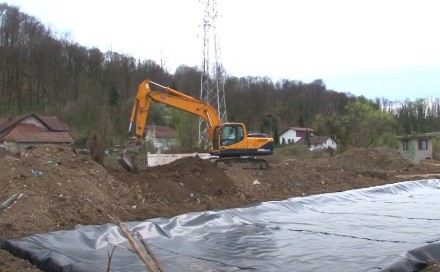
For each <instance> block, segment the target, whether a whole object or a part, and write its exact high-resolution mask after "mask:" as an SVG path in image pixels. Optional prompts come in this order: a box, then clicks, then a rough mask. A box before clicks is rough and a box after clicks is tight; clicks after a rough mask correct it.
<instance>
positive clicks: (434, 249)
mask: <svg viewBox="0 0 440 272" xmlns="http://www.w3.org/2000/svg"><path fill="white" fill-rule="evenodd" d="M127 226H128V227H129V229H130V230H131V231H133V232H139V233H140V234H141V235H142V237H143V238H144V239H145V241H146V242H147V243H148V244H149V245H150V246H151V248H152V249H153V251H154V253H155V254H156V256H157V257H158V259H159V261H160V262H161V265H162V266H163V267H164V268H165V269H166V270H167V271H241V270H251V271H420V270H422V269H423V268H424V267H426V263H427V261H428V260H436V261H439V260H440V242H439V241H440V180H437V179H431V180H420V181H413V182H403V183H398V184H394V185H386V186H380V187H372V188H367V189H359V190H351V191H345V192H340V193H330V194H322V195H315V196H308V197H301V198H292V199H289V200H285V201H276V202H275V201H274V202H264V203H261V204H259V205H255V206H250V207H244V208H237V209H230V210H221V211H207V212H199V213H190V214H184V215H180V216H176V217H173V218H169V219H167V218H157V219H151V220H147V221H145V222H129V223H127ZM114 246H117V248H116V249H115V252H114V254H113V258H112V261H111V264H110V266H111V271H145V267H144V266H143V264H142V262H141V261H140V260H139V259H138V257H137V255H135V254H134V253H132V252H131V251H129V250H127V249H125V248H124V247H128V248H130V245H129V243H128V241H127V240H126V238H125V237H124V236H123V234H122V232H121V231H120V230H119V229H118V227H116V226H114V225H110V224H106V225H99V226H84V227H80V228H78V229H73V230H65V231H57V232H51V233H43V234H36V235H32V236H28V237H24V238H20V239H13V240H12V239H11V240H5V241H1V242H0V248H2V249H5V250H8V251H9V252H11V253H12V254H14V255H16V256H18V257H20V258H23V259H26V260H29V261H30V262H31V263H34V264H36V265H37V266H38V267H39V268H40V269H41V270H43V271H72V272H73V271H107V267H108V265H109V263H108V253H109V252H110V251H111V250H112V249H113V247H114Z"/></svg>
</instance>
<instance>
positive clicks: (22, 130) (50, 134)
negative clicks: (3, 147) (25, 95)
mask: <svg viewBox="0 0 440 272" xmlns="http://www.w3.org/2000/svg"><path fill="white" fill-rule="evenodd" d="M0 140H1V141H11V142H17V143H72V142H73V139H72V137H71V136H70V134H69V133H68V132H65V131H62V132H58V131H45V130H44V129H42V128H40V127H37V126H36V125H34V124H18V125H17V126H16V127H14V128H13V129H12V130H10V131H9V132H8V133H7V134H5V135H4V136H3V137H2V138H0Z"/></svg>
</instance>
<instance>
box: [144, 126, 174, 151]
mask: <svg viewBox="0 0 440 272" xmlns="http://www.w3.org/2000/svg"><path fill="white" fill-rule="evenodd" d="M145 140H146V141H147V142H148V141H150V142H152V143H153V146H154V147H155V148H157V149H160V150H169V149H170V148H171V147H172V146H174V145H177V144H178V143H179V139H178V137H177V133H176V131H175V130H174V129H172V128H170V127H166V126H156V125H152V126H146V127H145Z"/></svg>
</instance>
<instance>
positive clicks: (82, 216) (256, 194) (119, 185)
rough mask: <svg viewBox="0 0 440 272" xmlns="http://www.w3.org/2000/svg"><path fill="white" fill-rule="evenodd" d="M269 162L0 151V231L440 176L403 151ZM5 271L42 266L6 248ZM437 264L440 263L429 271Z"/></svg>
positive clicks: (1, 257)
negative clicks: (129, 164)
mask: <svg viewBox="0 0 440 272" xmlns="http://www.w3.org/2000/svg"><path fill="white" fill-rule="evenodd" d="M268 160H269V165H270V166H269V168H268V169H267V170H252V169H241V168H238V167H231V168H229V169H226V170H224V169H219V168H217V167H216V165H215V164H214V163H212V162H210V161H209V160H202V159H200V158H198V157H189V158H184V159H180V160H177V161H174V162H172V163H170V164H168V165H162V166H156V167H150V168H147V167H144V166H142V159H141V158H140V159H138V160H136V162H137V164H138V166H139V172H137V173H131V172H127V171H125V170H124V169H123V168H122V167H120V166H119V165H118V164H117V163H115V161H116V155H115V157H107V158H106V159H105V163H104V166H103V165H100V164H98V163H96V162H94V161H93V160H91V158H90V156H88V155H84V154H79V153H75V152H73V150H72V149H71V148H70V147H67V146H56V145H45V146H41V147H38V148H35V149H30V150H27V151H26V152H23V153H22V154H21V155H20V156H17V155H12V154H9V153H7V152H6V151H4V150H3V149H0V203H4V202H5V201H6V200H7V199H9V198H10V197H12V196H14V195H16V194H17V196H19V195H21V197H20V198H19V199H17V200H16V202H15V203H12V205H7V207H2V208H1V209H0V218H1V220H0V239H11V238H18V237H23V236H28V235H32V234H36V233H45V232H50V231H56V230H64V229H70V228H74V227H78V226H81V225H96V224H105V223H109V222H111V220H110V219H109V216H108V215H111V216H114V217H117V218H119V219H120V220H121V221H123V222H128V221H142V220H146V219H150V218H156V217H172V216H175V215H179V214H184V213H188V212H195V211H205V210H218V209H226V208H233V207H241V206H245V205H249V204H253V203H258V202H262V201H270V200H283V199H287V198H292V197H297V196H307V195H313V194H321V193H327V192H338V191H344V190H350V189H354V188H365V187H371V186H376V185H383V184H389V183H395V182H400V181H409V180H419V179H424V178H440V162H438V161H434V160H431V161H426V162H423V163H421V164H418V165H413V164H411V163H409V162H408V161H407V160H405V159H403V158H402V157H401V156H400V154H399V153H398V151H397V150H394V149H387V148H380V149H351V150H349V151H347V152H344V153H342V154H337V155H334V156H331V155H330V154H329V153H327V152H308V151H302V152H299V151H298V149H295V148H283V149H277V150H276V152H275V155H273V156H271V157H269V158H268ZM0 271H40V270H39V269H37V268H36V267H35V266H33V265H31V264H30V263H29V262H27V261H24V260H22V259H19V258H16V257H14V256H13V255H11V254H10V253H9V252H6V251H4V250H0ZM430 271H440V270H430Z"/></svg>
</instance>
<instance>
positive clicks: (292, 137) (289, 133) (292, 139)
mask: <svg viewBox="0 0 440 272" xmlns="http://www.w3.org/2000/svg"><path fill="white" fill-rule="evenodd" d="M306 132H308V133H309V135H310V136H313V135H314V132H315V130H314V129H311V128H302V127H289V128H288V129H286V130H285V131H284V132H282V133H281V134H280V136H279V140H280V143H281V144H294V143H296V142H297V141H298V140H299V139H301V138H303V137H304V136H305V135H306Z"/></svg>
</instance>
